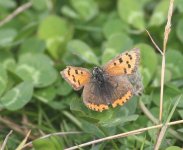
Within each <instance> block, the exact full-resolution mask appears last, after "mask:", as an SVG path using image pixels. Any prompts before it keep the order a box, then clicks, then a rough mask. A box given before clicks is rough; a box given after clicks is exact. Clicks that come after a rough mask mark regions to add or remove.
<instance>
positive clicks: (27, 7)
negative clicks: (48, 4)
mask: <svg viewBox="0 0 183 150" xmlns="http://www.w3.org/2000/svg"><path fill="white" fill-rule="evenodd" d="M31 6H32V3H31V2H28V3H25V4H23V5H22V6H20V7H18V8H17V9H16V10H15V11H14V12H12V13H11V14H10V15H8V16H6V17H5V18H4V19H3V20H1V21H0V27H1V26H3V25H4V24H6V23H8V22H9V21H11V20H12V19H13V18H15V17H16V16H17V15H19V14H20V13H22V12H24V11H25V10H27V9H29V8H30V7H31Z"/></svg>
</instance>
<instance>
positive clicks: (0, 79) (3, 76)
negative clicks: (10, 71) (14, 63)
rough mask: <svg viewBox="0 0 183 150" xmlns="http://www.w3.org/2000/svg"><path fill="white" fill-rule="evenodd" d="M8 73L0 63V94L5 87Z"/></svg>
mask: <svg viewBox="0 0 183 150" xmlns="http://www.w3.org/2000/svg"><path fill="white" fill-rule="evenodd" d="M7 82H8V75H7V72H6V70H5V69H4V67H3V66H2V65H1V64H0V96H1V95H2V94H3V92H4V91H5V89H6V87H7Z"/></svg>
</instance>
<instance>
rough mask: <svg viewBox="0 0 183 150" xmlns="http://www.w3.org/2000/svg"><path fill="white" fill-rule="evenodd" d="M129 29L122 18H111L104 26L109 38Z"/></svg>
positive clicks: (105, 33) (104, 31)
mask: <svg viewBox="0 0 183 150" xmlns="http://www.w3.org/2000/svg"><path fill="white" fill-rule="evenodd" d="M128 30H129V27H128V25H127V24H126V23H125V22H123V21H122V20H120V19H109V20H108V21H107V22H106V23H105V24H104V27H103V33H104V35H105V38H107V39H109V38H110V37H111V36H112V35H114V34H119V33H124V32H127V31H128ZM123 40H124V39H123Z"/></svg>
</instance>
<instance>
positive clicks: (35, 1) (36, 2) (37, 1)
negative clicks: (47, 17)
mask: <svg viewBox="0 0 183 150" xmlns="http://www.w3.org/2000/svg"><path fill="white" fill-rule="evenodd" d="M48 4H49V3H48V0H32V5H33V7H34V8H35V9H37V10H45V9H46V8H47V5H48Z"/></svg>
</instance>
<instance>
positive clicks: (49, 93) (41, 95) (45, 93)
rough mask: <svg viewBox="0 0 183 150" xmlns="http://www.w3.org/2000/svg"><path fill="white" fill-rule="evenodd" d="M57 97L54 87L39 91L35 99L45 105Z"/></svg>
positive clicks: (35, 94)
mask: <svg viewBox="0 0 183 150" xmlns="http://www.w3.org/2000/svg"><path fill="white" fill-rule="evenodd" d="M55 96H56V90H55V88H54V87H53V86H49V87H46V88H42V89H38V90H36V91H35V93H34V97H36V98H37V99H38V100H40V101H42V102H45V103H49V102H50V101H52V100H53V99H54V98H55Z"/></svg>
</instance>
